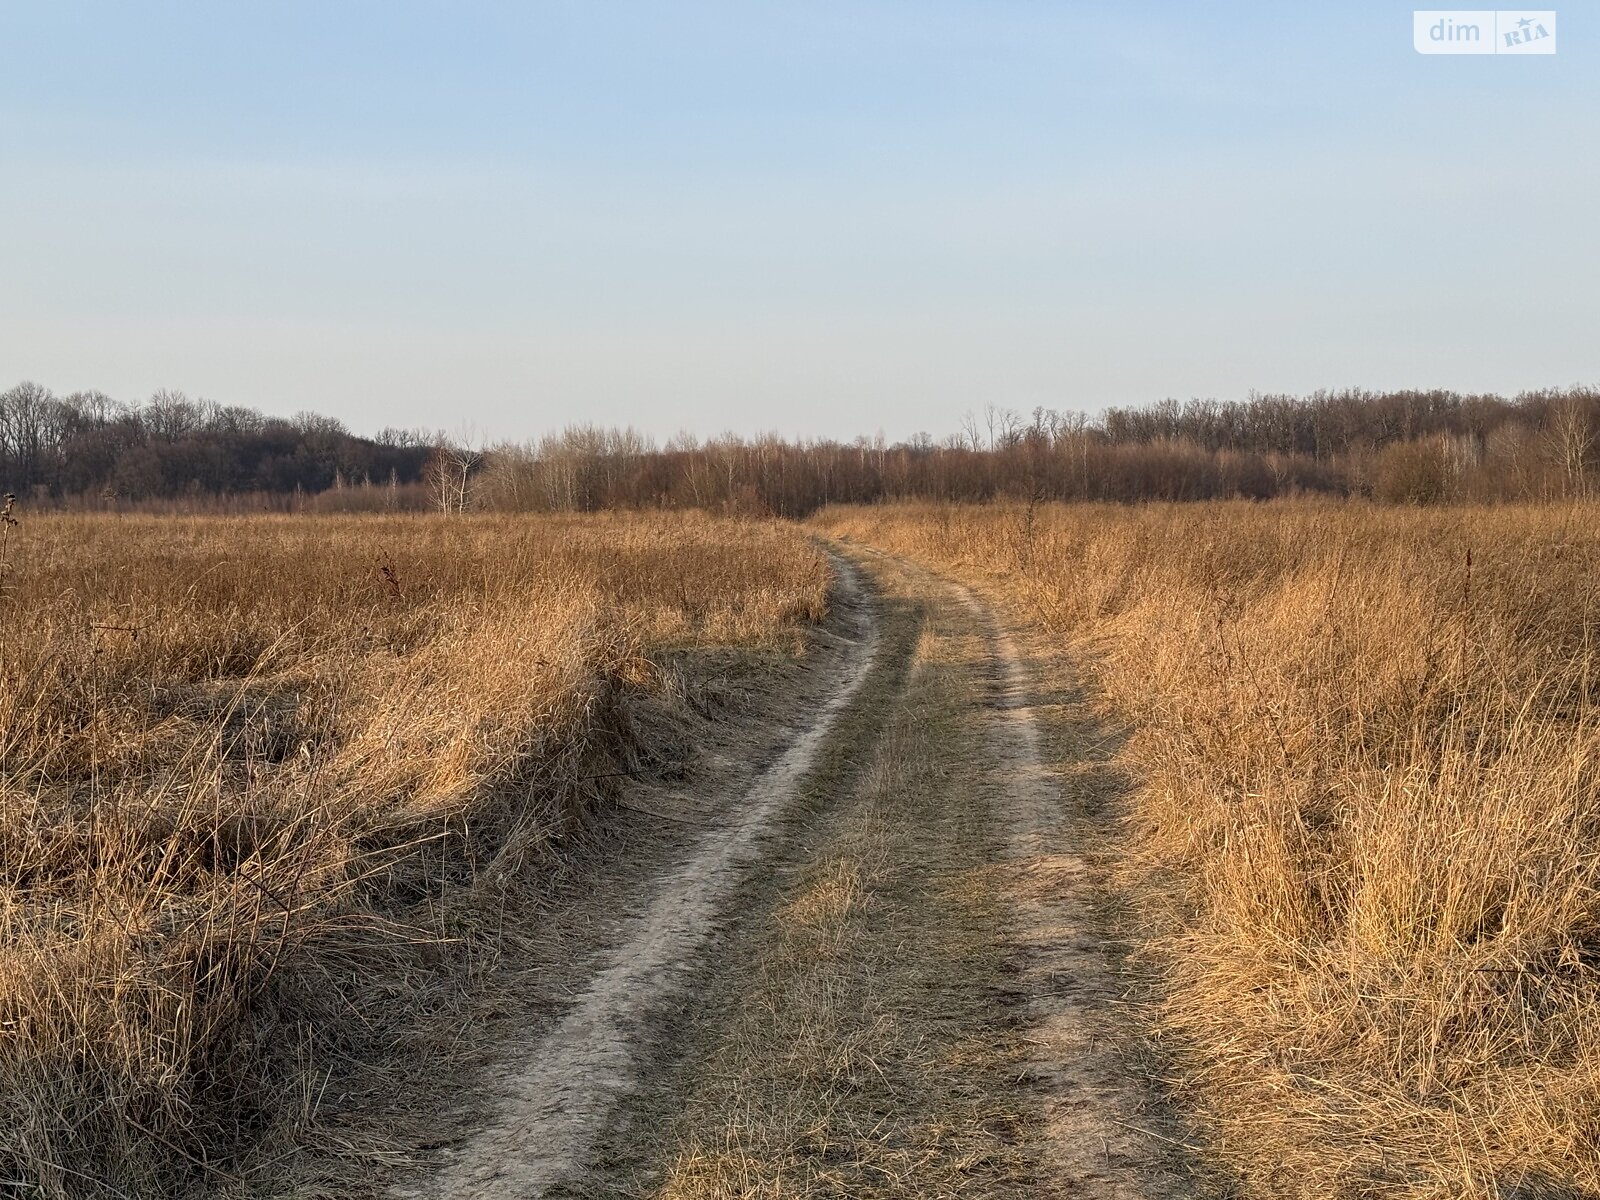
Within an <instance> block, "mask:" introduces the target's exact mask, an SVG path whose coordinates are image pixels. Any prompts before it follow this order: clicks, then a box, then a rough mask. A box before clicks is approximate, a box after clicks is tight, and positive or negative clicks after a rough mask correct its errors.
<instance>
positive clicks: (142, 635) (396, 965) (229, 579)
mask: <svg viewBox="0 0 1600 1200" xmlns="http://www.w3.org/2000/svg"><path fill="white" fill-rule="evenodd" d="M4 539H5V540H4V543H3V548H0V560H3V563H4V566H3V567H0V586H3V592H0V612H3V619H4V624H5V632H4V636H3V640H0V689H3V690H0V769H3V776H0V779H3V783H0V1178H4V1179H8V1180H9V1179H15V1180H18V1181H28V1182H27V1184H26V1187H27V1188H28V1189H30V1190H29V1191H28V1193H27V1194H39V1195H63V1194H89V1195H98V1194H106V1195H119V1194H134V1195H157V1194H171V1192H172V1191H174V1190H177V1188H178V1185H179V1184H180V1183H183V1182H195V1181H202V1182H206V1183H213V1184H214V1183H217V1182H218V1181H219V1180H226V1179H227V1178H228V1172H227V1170H226V1169H225V1167H226V1164H227V1163H228V1161H229V1154H230V1152H231V1151H232V1150H234V1149H235V1148H236V1147H237V1145H238V1144H239V1143H240V1142H241V1140H248V1139H250V1138H252V1137H256V1136H258V1135H260V1134H261V1132H262V1130H263V1128H264V1127H265V1126H267V1125H270V1124H272V1123H274V1122H276V1123H278V1124H280V1125H281V1124H282V1123H284V1122H285V1121H288V1122H290V1123H292V1122H293V1120H294V1118H295V1115H296V1114H302V1115H303V1114H304V1113H306V1112H308V1111H309V1110H310V1109H311V1108H312V1107H314V1105H315V1102H316V1093H317V1089H318V1087H319V1086H324V1085H325V1083H326V1078H327V1075H326V1067H327V1063H328V1061H329V1060H331V1059H332V1058H335V1057H337V1056H339V1055H341V1054H349V1053H351V1052H352V1047H353V1046H354V1045H355V1044H356V1043H355V1042H352V1041H351V1040H350V1038H351V1037H352V1034H351V1032H350V1030H349V1029H348V1028H347V1027H348V1026H349V1025H350V1024H351V1023H352V1020H353V1018H352V1015H351V1014H352V1013H356V1012H362V1011H365V1012H366V1013H368V1014H371V1015H373V1016H374V1019H376V1014H378V1013H379V1012H387V1011H388V1010H390V1009H393V1008H404V1007H405V1006H407V1005H408V1004H412V1005H425V1004H429V1003H436V1002H437V997H436V996H431V995H430V990H429V986H428V983H427V980H428V979H429V977H430V972H431V973H432V974H434V975H437V974H439V973H440V965H441V963H444V962H445V960H447V959H448V958H449V955H448V954H446V953H445V952H444V948H445V947H446V946H448V945H450V944H452V943H459V942H463V941H464V942H471V941H472V940H473V939H474V938H475V937H476V936H478V934H479V933H480V932H481V930H480V925H481V923H482V921H484V920H487V919H489V917H485V916H482V915H481V914H483V913H489V914H490V915H491V916H492V910H493V909H494V908H495V907H496V906H497V900H496V897H497V896H499V895H501V894H502V893H503V892H504V891H506V890H508V889H509V890H527V889H534V890H537V888H538V887H539V886H540V880H541V876H542V872H543V869H544V865H545V864H546V863H547V862H548V861H549V860H550V859H551V856H552V855H553V854H554V853H555V852H556V849H557V848H558V847H559V846H561V845H562V844H564V841H565V840H566V839H570V837H571V835H573V834H574V833H577V832H580V831H581V830H582V829H583V827H584V825H585V823H586V821H587V820H588V819H589V818H588V814H589V813H590V811H591V809H592V808H593V806H594V804H595V803H596V801H597V800H599V799H600V798H601V797H603V796H605V795H607V794H609V793H611V792H613V791H615V786H616V784H617V783H618V780H619V779H620V777H621V776H622V775H624V774H625V773H628V772H649V771H658V772H668V773H670V772H671V771H672V770H674V769H676V768H677V767H678V766H679V765H681V764H680V760H683V759H686V758H690V757H692V755H693V753H694V745H693V742H694V728H695V725H694V722H695V721H697V720H700V719H701V718H700V717H699V716H698V715H697V712H698V711H699V710H703V709H705V708H706V706H707V705H711V704H714V703H715V700H716V696H717V689H718V688H719V687H722V686H723V684H722V683H720V682H719V681H718V679H717V678H716V676H718V675H721V674H724V673H725V670H724V669H725V668H727V667H729V666H730V664H731V663H732V662H733V661H734V660H732V659H730V658H729V657H728V655H729V654H730V653H731V652H734V651H737V652H738V654H739V656H740V657H739V661H745V660H748V659H749V657H750V656H751V655H756V656H761V655H768V656H770V655H779V656H780V657H788V656H789V655H790V653H791V652H792V651H793V650H794V649H795V648H796V646H797V645H798V644H799V639H800V637H801V631H802V629H803V627H804V626H805V625H807V624H808V623H811V622H815V621H817V620H819V619H820V618H821V617H822V616H823V614H824V612H825V610H826V604H827V587H828V580H829V572H828V569H827V566H826V563H825V560H824V559H823V557H822V556H821V555H820V553H818V552H817V551H816V550H815V549H814V548H813V547H812V546H811V545H810V543H809V542H808V540H807V539H806V538H805V536H804V535H802V534H801V533H799V532H798V531H796V530H794V529H792V528H782V527H778V526H775V525H772V524H762V523H755V522H747V523H735V522H724V521H717V520H712V519H709V518H706V519H701V518H689V519H686V518H684V517H681V516H680V517H674V518H671V519H652V518H647V517H615V518H612V517H595V518H558V519H526V518H524V519H495V518H484V519H478V518H455V519H452V520H449V521H444V520H439V519H427V518H422V519H417V518H404V517H399V518H340V519H324V520H309V521H308V520H296V519H286V518H254V519H250V518H247V519H238V520H231V519H167V520H160V519H140V518H120V519H119V518H115V517H109V518H108V517H102V518H73V517H56V518H29V519H25V520H24V522H23V523H22V524H21V525H17V526H7V528H6V530H5V532H4ZM446 973H448V972H446ZM380 1024H381V1022H380ZM218 1164H222V1165H218Z"/></svg>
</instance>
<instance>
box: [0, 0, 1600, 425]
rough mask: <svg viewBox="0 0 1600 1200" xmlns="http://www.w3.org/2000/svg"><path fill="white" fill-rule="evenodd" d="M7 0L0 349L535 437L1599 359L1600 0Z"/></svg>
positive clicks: (126, 375) (923, 418)
mask: <svg viewBox="0 0 1600 1200" xmlns="http://www.w3.org/2000/svg"><path fill="white" fill-rule="evenodd" d="M1558 12H1559V21H1560V24H1559V32H1558V36H1559V45H1560V50H1559V53H1557V54H1556V55H1554V56H1540V57H1523V58H1513V57H1505V56H1460V57H1453V56H1422V55H1419V54H1417V53H1416V52H1415V51H1414V50H1413V48H1412V37H1411V24H1412V18H1411V8H1410V7H1404V8H1403V7H1401V6H1399V5H1396V4H1389V3H1366V2H1357V3H1338V4H1334V3H1328V4H1324V5H1308V4H1300V3H1286V2H1284V0H1278V2H1275V3H1271V4H1267V3H1259V4H1246V3H1235V4H1225V3H1218V4H1195V3H1192V2H1189V3H1161V4H1157V3H1147V4H1133V3H1116V4H1111V3H1107V4H1098V5H1092V4H1077V3H1066V2H1062V0H981V2H978V0H973V2H955V0H854V2H850V3H845V2H842V0H792V2H782V3H780V2H776V0H726V2H710V0H703V2H702V0H677V2H649V0H638V2H632V0H610V2H607V0H573V2H570V3H568V2H559V3H558V2H544V0H527V2H525V3H503V4H491V3H475V2H471V0H451V2H449V3H445V2H443V0H440V2H439V3H433V4H417V3H399V2H395V0H381V2H378V0H372V2H364V3H339V2H336V0H320V2H318V3H299V2H294V0H270V2H268V0H258V2H256V3H227V2H223V0H205V2H200V0H195V2H192V3H181V4H180V3H149V2H144V3H140V4H137V5H133V4H126V3H80V2H74V0H38V2H29V3H20V2H18V0H0V54H3V58H0V62H3V64H4V65H3V67H0V388H4V387H7V386H9V385H10V384H11V383H14V382H16V381H18V380H20V379H25V378H26V379H35V380H37V381H39V382H41V383H44V384H46V385H48V386H50V387H52V388H54V389H55V390H56V391H58V392H68V391H73V390H77V389H82V388H91V387H93V388H99V389H102V390H104V391H107V392H110V393H111V394H113V395H115V396H117V397H119V398H122V399H136V398H140V397H143V396H146V395H148V394H149V393H150V392H151V391H153V390H154V389H156V388H159V387H171V388H179V389H182V390H184V391H186V392H188V393H189V394H190V395H191V396H205V397H208V398H211V399H215V400H219V401H221V402H224V403H237V404H248V405H252V406H255V407H258V408H261V409H264V410H266V411H268V412H274V413H291V412H294V411H297V410H300V409H306V408H310V409H315V410H318V411H321V412H325V413H329V414H331V415H334V416H338V417H340V418H342V419H343V420H345V421H346V422H347V423H348V424H349V425H350V426H351V427H352V428H354V429H356V430H358V431H363V432H370V431H373V430H376V429H377V428H379V427H381V426H384V425H402V426H415V425H421V426H426V427H429V428H443V429H447V430H457V429H461V428H464V427H467V426H470V427H472V428H473V429H475V430H476V431H478V432H479V433H481V434H482V435H485V436H490V437H509V438H522V437H526V436H530V435H534V434H538V433H540V432H543V431H545V430H547V429H550V428H552V427H557V426H560V425H562V424H564V423H566V422H568V421H572V420H587V421H594V422H598V423H602V424H616V425H623V424H633V425H635V426H638V427H640V428H642V429H644V430H646V431H649V432H651V433H654V434H657V435H662V436H664V435H667V434H670V433H672V432H673V431H675V430H677V429H679V428H688V429H691V430H694V431H696V432H698V433H701V434H711V433H717V432H719V431H722V430H724V429H733V430H736V431H740V432H745V433H751V432H757V431H763V430H776V431H778V432H780V433H784V434H789V435H806V436H814V435H830V436H838V437H850V436H853V435H855V434H858V433H867V434H871V433H874V432H876V431H878V430H883V431H884V432H885V433H887V434H888V436H890V437H891V438H899V437H903V436H906V435H908V434H910V433H912V432H914V431H917V430H928V431H931V432H934V433H944V432H947V431H951V430H953V429H954V428H955V427H956V426H957V424H958V422H959V420H960V416H961V414H962V413H963V412H964V411H965V410H967V409H978V408H981V407H982V406H983V405H984V404H985V403H990V402H992V403H996V404H1001V405H1007V406H1012V407H1016V408H1019V409H1031V408H1032V407H1033V406H1034V405H1036V404H1043V405H1046V406H1049V407H1058V408H1084V409H1090V410H1095V409H1099V408H1101V407H1103V406H1105V405H1106V404H1137V403H1145V402H1149V401H1154V400H1159V399H1161V398H1162V397H1164V396H1176V397H1179V398H1187V397H1189V396H1210V397H1218V398H1222V399H1235V398H1240V397H1242V396H1243V395H1244V394H1245V393H1246V392H1247V391H1248V390H1249V389H1251V388H1257V389H1261V390H1265V391H1295V392H1304V391H1309V390H1312V389H1315V388H1318V387H1341V386H1366V387H1373V388H1390V387H1403V386H1419V387H1431V386H1440V387H1451V388H1457V389H1461V390H1497V391H1503V392H1515V391H1517V390H1519V389H1522V388H1528V387H1542V386H1549V385H1565V384H1570V383H1576V382H1584V383H1596V382H1600V366H1597V362H1596V348H1597V347H1600V336H1597V331H1596V328H1595V327H1596V318H1597V316H1600V303H1597V298H1596V297H1597V281H1600V233H1597V229H1596V213H1597V212H1600V136H1597V135H1600V73H1597V70H1596V66H1597V64H1596V61H1595V52H1594V46H1595V34H1596V22H1597V18H1600V6H1597V5H1596V4H1595V3H1594V2H1593V0H1590V2H1589V3H1585V4H1583V5H1581V6H1574V7H1570V8H1566V9H1560V10H1558Z"/></svg>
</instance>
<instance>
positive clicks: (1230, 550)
mask: <svg viewBox="0 0 1600 1200" xmlns="http://www.w3.org/2000/svg"><path fill="white" fill-rule="evenodd" d="M820 523H821V525H822V527H823V528H825V529H826V530H828V531H829V532H831V533H834V534H847V535H849V536H851V537H854V538H857V539H859V540H862V541H865V542H868V543H870V544H873V545H877V546H881V547H883V548H885V549H889V550H891V551H895V552H899V553H904V554H907V555H910V556H913V557H916V558H918V559H921V560H923V561H925V562H928V563H930V564H932V565H935V566H937V567H939V568H941V569H944V570H947V571H949V572H951V573H953V574H956V575H958V576H960V577H962V578H964V579H966V580H968V581H970V582H973V583H975V584H977V585H979V586H981V587H982V588H983V589H984V590H985V591H986V592H987V593H988V594H990V595H991V596H994V597H995V598H997V599H998V600H1000V601H1002V602H1004V603H1007V604H1009V605H1011V606H1012V607H1013V608H1014V609H1015V610H1018V611H1021V612H1025V613H1027V614H1029V615H1030V616H1031V617H1032V618H1033V619H1034V620H1035V621H1037V622H1039V623H1040V625H1041V626H1042V627H1043V628H1044V629H1046V630H1048V631H1049V632H1051V633H1053V634H1056V635H1058V636H1060V637H1061V639H1062V643H1061V645H1062V649H1063V651H1066V650H1067V649H1069V648H1070V649H1075V650H1077V651H1079V652H1081V653H1083V654H1084V655H1085V656H1086V658H1088V660H1089V661H1092V662H1093V664H1094V666H1095V669H1096V670H1097V672H1098V676H1099V679H1100V681H1101V683H1102V685H1103V687H1104V690H1105V693H1106V695H1107V697H1108V699H1109V700H1110V701H1111V702H1112V703H1113V704H1114V705H1115V706H1116V707H1117V709H1118V710H1119V711H1120V712H1121V713H1122V714H1124V715H1125V716H1127V717H1129V718H1131V719H1132V721H1133V723H1134V726H1135V729H1136V732H1135V736H1134V737H1133V738H1132V740H1131V741H1130V742H1129V745H1128V749H1127V752H1126V753H1127V755H1128V758H1129V762H1130V764H1131V765H1132V766H1133V767H1134V768H1135V770H1136V773H1137V775H1138V777H1139V779H1140V782H1141V787H1140V790H1139V791H1138V793H1137V795H1136V796H1135V797H1134V800H1133V803H1132V811H1131V813H1130V817H1129V828H1130V831H1131V835H1132V836H1131V851H1130V855H1129V858H1128V871H1129V876H1130V878H1135V879H1137V880H1138V882H1139V883H1140V885H1141V887H1140V894H1141V895H1142V897H1143V902H1144V905H1145V908H1144V913H1145V917H1146V919H1147V921H1148V922H1149V926H1148V929H1149V931H1150V934H1151V939H1152V944H1153V947H1154V949H1155V951H1156V953H1157V955H1158V961H1159V962H1160V963H1161V964H1162V966H1163V970H1164V985H1163V999H1162V1003H1161V1006H1160V1010H1159V1013H1158V1015H1157V1022H1158V1024H1157V1028H1158V1032H1159V1033H1160V1034H1161V1035H1162V1036H1163V1038H1164V1039H1165V1040H1166V1041H1167V1042H1168V1043H1169V1044H1170V1046H1171V1047H1172V1048H1173V1050H1174V1052H1175V1053H1176V1054H1177V1056H1178V1065H1179V1067H1180V1068H1181V1069H1180V1072H1179V1078H1180V1088H1181V1091H1182V1094H1183V1095H1184V1097H1185V1098H1186V1099H1187V1100H1188V1101H1189V1103H1190V1105H1191V1106H1192V1109H1193V1111H1195V1112H1196V1113H1197V1114H1198V1116H1199V1118H1200V1119H1201V1121H1202V1122H1203V1124H1204V1125H1205V1127H1206V1128H1207V1130H1208V1131H1209V1133H1210V1135H1211V1137H1210V1143H1211V1145H1212V1146H1213V1148H1214V1150H1215V1152H1216V1153H1217V1154H1218V1155H1219V1156H1221V1157H1223V1158H1225V1159H1226V1160H1227V1161H1228V1162H1229V1164H1230V1165H1231V1167H1232V1168H1233V1170H1234V1171H1235V1172H1236V1174H1237V1175H1238V1177H1239V1178H1240V1180H1241V1181H1242V1186H1243V1188H1244V1190H1245V1191H1246V1192H1247V1193H1249V1194H1252V1195H1261V1196H1267V1195H1271V1196H1301V1197H1329V1196H1347V1195H1348V1196H1353V1195H1373V1194H1379V1193H1382V1194H1384V1195H1389V1196H1396V1197H1413V1198H1418V1200H1420V1198H1422V1197H1429V1198H1443V1197H1447V1196H1448V1197H1454V1196H1467V1195H1470V1196H1486V1197H1488V1196H1496V1197H1499V1196H1513V1195H1515V1196H1534V1195H1541V1196H1543V1195H1548V1196H1579V1195H1594V1194H1600V1127H1597V1125H1596V1121H1595V1116H1594V1114H1595V1113H1596V1112H1600V1083H1597V1080H1600V970H1597V964H1600V856H1597V855H1596V854H1595V853H1594V850H1593V846H1594V843H1595V840H1596V837H1597V835H1600V794H1597V784H1596V779H1597V775H1596V766H1597V751H1600V725H1597V716H1600V708H1597V704H1596V701H1597V698H1600V694H1597V688H1600V659H1597V655H1596V639H1597V634H1600V603H1597V601H1600V511H1597V510H1595V509H1594V508H1593V507H1586V506H1580V507H1576V508H1573V507H1563V508H1555V507H1544V508H1531V507H1530V508H1498V509H1467V508H1461V509H1445V510H1436V511H1429V512H1423V511H1417V510H1406V509H1378V508H1370V507H1365V506H1359V505H1348V506H1344V505H1335V504H1312V503H1304V504H1278V505H1249V504H1242V503H1240V504H1234V503H1218V504H1208V505H1193V506H1186V507H1149V508H1140V509H1122V508H1101V507H1078V508H1064V507H1055V506H1046V507H1043V508H1039V509H1035V510H1026V509H1022V508H1015V509H1012V508H1004V507H1001V508H989V509H963V508H948V507H935V506H908V507H898V508H896V507H890V508H881V509H871V510H848V509H840V510H833V511H830V512H828V513H825V514H824V515H823V517H822V518H821V521H820Z"/></svg>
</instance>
